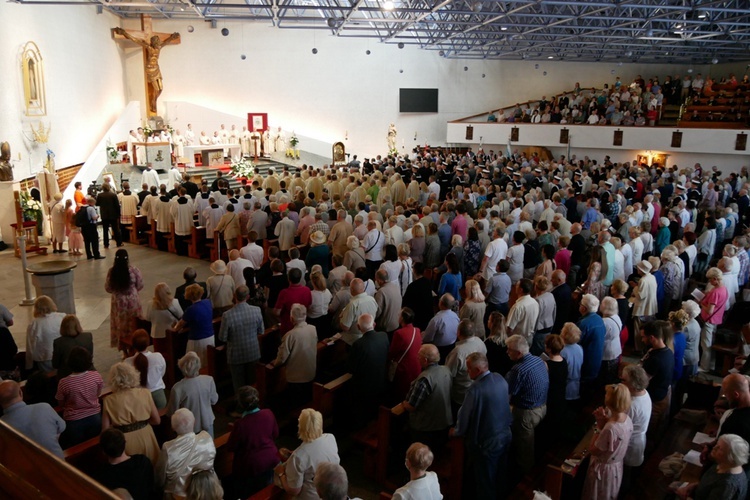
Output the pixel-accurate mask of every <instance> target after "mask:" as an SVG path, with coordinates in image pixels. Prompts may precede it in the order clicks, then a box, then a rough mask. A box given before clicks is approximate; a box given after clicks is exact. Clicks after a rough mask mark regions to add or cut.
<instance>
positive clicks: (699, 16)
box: [698, 12, 708, 19]
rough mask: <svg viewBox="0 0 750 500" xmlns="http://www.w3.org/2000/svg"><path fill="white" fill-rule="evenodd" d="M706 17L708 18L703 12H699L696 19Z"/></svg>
mask: <svg viewBox="0 0 750 500" xmlns="http://www.w3.org/2000/svg"><path fill="white" fill-rule="evenodd" d="M707 17H708V14H706V13H705V12H701V13H700V14H698V19H705V18H707Z"/></svg>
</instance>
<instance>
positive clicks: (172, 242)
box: [163, 222, 177, 254]
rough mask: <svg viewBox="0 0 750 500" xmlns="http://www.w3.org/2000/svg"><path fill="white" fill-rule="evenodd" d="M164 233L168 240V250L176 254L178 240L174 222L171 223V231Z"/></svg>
mask: <svg viewBox="0 0 750 500" xmlns="http://www.w3.org/2000/svg"><path fill="white" fill-rule="evenodd" d="M163 234H164V235H165V236H164V239H166V240H167V251H168V252H169V253H174V254H176V253H177V245H176V243H177V240H176V239H175V238H176V237H177V235H176V234H175V229H174V222H170V223H169V232H168V233H163Z"/></svg>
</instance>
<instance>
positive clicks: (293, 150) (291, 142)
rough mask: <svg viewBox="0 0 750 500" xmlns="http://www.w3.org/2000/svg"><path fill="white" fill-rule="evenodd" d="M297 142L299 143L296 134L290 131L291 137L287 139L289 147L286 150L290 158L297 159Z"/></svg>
mask: <svg viewBox="0 0 750 500" xmlns="http://www.w3.org/2000/svg"><path fill="white" fill-rule="evenodd" d="M297 144H299V139H298V138H297V134H295V133H294V132H292V137H291V138H290V139H289V145H290V146H291V148H289V149H288V150H287V152H286V155H287V156H288V157H290V158H295V157H296V158H298V159H299V148H297Z"/></svg>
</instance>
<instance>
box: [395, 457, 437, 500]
mask: <svg viewBox="0 0 750 500" xmlns="http://www.w3.org/2000/svg"><path fill="white" fill-rule="evenodd" d="M433 459H434V455H433V454H432V451H431V450H430V447H429V446H427V445H425V444H422V443H412V445H411V446H409V449H407V450H406V469H407V470H408V471H409V482H408V483H406V484H405V485H403V486H402V487H400V488H399V489H397V490H396V491H395V493H393V500H413V499H417V498H420V499H421V498H425V499H427V498H430V499H432V498H434V499H438V498H443V495H442V494H441V493H440V483H439V482H438V476H437V474H435V473H434V472H432V471H428V470H427V469H428V468H429V467H430V465H432V461H433Z"/></svg>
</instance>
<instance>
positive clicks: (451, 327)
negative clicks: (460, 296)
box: [422, 293, 460, 362]
mask: <svg viewBox="0 0 750 500" xmlns="http://www.w3.org/2000/svg"><path fill="white" fill-rule="evenodd" d="M455 304H456V301H455V299H454V298H453V296H452V295H451V294H449V293H446V294H443V295H442V296H441V297H440V300H439V301H438V307H439V308H440V311H438V313H437V314H435V315H433V316H432V319H431V320H430V323H429V324H428V325H427V328H426V329H425V331H424V332H423V333H422V343H423V344H435V346H437V348H438V351H439V352H440V361H441V362H444V361H445V357H446V356H448V353H450V352H451V351H452V350H453V347H454V346H455V344H456V336H457V331H458V323H459V321H460V320H459V319H458V314H456V313H455V312H453V308H454V306H455Z"/></svg>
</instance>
